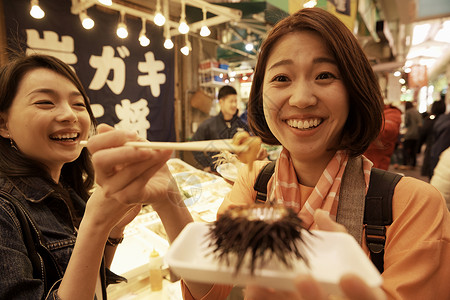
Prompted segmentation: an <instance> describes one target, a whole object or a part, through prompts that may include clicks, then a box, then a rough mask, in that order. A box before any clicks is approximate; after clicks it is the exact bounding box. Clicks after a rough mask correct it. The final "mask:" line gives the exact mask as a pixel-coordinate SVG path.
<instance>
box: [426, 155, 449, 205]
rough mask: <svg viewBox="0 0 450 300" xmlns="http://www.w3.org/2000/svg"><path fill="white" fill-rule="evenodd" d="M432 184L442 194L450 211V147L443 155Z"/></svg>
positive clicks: (432, 178) (435, 169) (431, 181)
mask: <svg viewBox="0 0 450 300" xmlns="http://www.w3.org/2000/svg"><path fill="white" fill-rule="evenodd" d="M430 184H431V185H433V186H434V187H435V188H437V189H438V190H439V192H441V194H442V196H444V198H445V201H446V202H447V208H448V209H449V210H450V147H449V148H447V149H446V150H444V151H443V152H442V153H441V155H440V157H439V162H438V164H437V165H436V167H435V168H434V173H433V177H431V180H430Z"/></svg>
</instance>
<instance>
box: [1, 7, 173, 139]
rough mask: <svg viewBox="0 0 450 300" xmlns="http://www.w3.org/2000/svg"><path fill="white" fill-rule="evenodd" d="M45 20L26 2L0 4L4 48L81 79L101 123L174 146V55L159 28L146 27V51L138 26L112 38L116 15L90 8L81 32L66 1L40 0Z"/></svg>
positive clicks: (131, 22) (130, 23) (131, 21)
mask: <svg viewBox="0 0 450 300" xmlns="http://www.w3.org/2000/svg"><path fill="white" fill-rule="evenodd" d="M39 5H40V7H41V8H42V9H43V10H44V11H45V17H44V18H43V19H39V20H38V19H34V18H32V17H31V16H30V13H29V11H30V1H29V0H14V1H12V0H3V7H4V13H5V24H6V36H7V39H8V45H9V46H10V47H12V48H17V46H18V44H21V45H22V46H21V47H22V48H23V49H26V51H27V52H37V53H43V54H49V55H53V56H56V57H58V58H60V59H61V60H63V61H64V62H66V63H67V64H69V65H70V66H71V67H73V69H74V70H75V72H76V73H77V75H78V76H79V77H80V80H81V81H82V83H83V85H84V87H85V88H86V91H87V93H88V96H89V98H90V99H91V103H92V108H93V111H94V115H95V116H96V118H97V120H98V121H99V123H106V124H109V125H112V126H115V127H116V128H121V129H129V130H133V131H136V132H138V134H139V135H140V136H141V137H142V138H145V139H149V140H152V141H174V140H175V129H174V52H173V50H167V49H165V48H164V47H163V42H164V40H163V34H162V28H160V27H157V26H156V25H154V24H153V23H151V22H147V23H146V31H147V33H146V34H147V37H149V38H150V41H151V42H150V45H149V46H147V47H142V46H141V45H140V44H139V41H138V37H139V32H140V31H141V26H142V21H141V20H140V19H137V18H134V17H128V18H127V17H126V16H125V22H126V25H127V28H128V32H129V35H128V37H127V38H125V39H120V38H119V37H118V36H117V35H116V28H117V25H118V21H119V15H120V14H119V13H118V12H117V11H113V10H108V9H99V8H98V7H95V6H94V7H91V8H90V9H88V11H87V14H88V15H89V16H90V17H91V18H92V19H93V20H94V21H95V26H94V28H92V29H90V30H86V29H84V28H83V27H82V25H81V22H80V18H79V16H78V15H73V14H72V13H71V1H70V0H58V1H54V0H40V1H39Z"/></svg>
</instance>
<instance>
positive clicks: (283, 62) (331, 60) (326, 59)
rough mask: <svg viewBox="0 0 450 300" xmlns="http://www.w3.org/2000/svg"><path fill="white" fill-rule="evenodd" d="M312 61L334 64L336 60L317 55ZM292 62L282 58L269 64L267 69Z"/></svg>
mask: <svg viewBox="0 0 450 300" xmlns="http://www.w3.org/2000/svg"><path fill="white" fill-rule="evenodd" d="M313 63H314V64H319V63H330V64H333V65H336V60H335V59H333V58H331V57H317V58H314V59H313ZM290 64H293V61H292V59H283V60H280V61H277V62H276V63H274V64H273V65H271V66H270V67H269V68H268V69H267V70H268V71H269V70H271V69H273V68H276V67H279V66H284V65H290Z"/></svg>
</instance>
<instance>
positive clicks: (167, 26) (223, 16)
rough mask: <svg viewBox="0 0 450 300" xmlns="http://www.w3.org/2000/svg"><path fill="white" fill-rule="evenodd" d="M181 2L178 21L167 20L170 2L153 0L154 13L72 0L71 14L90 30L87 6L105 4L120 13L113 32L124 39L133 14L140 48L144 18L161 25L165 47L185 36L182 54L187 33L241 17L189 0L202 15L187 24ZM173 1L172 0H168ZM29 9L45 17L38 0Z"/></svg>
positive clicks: (187, 48) (105, 0) (107, 0)
mask: <svg viewBox="0 0 450 300" xmlns="http://www.w3.org/2000/svg"><path fill="white" fill-rule="evenodd" d="M179 1H180V2H181V16H180V20H179V22H175V21H172V20H170V19H169V16H168V12H169V9H168V6H169V1H168V0H163V3H161V0H156V9H155V13H154V14H150V13H147V12H143V11H141V10H138V9H133V8H130V7H126V6H124V5H121V4H119V3H114V2H113V1H112V0H72V8H71V11H72V13H73V14H75V15H76V14H78V15H79V18H80V22H81V24H82V26H83V28H85V29H86V30H89V29H92V28H94V26H95V21H94V20H93V19H92V18H91V17H89V15H88V14H87V10H88V8H90V7H92V6H93V5H96V4H97V5H102V6H107V7H109V8H110V9H113V10H116V11H118V12H119V21H118V25H117V29H116V34H117V36H118V37H119V38H121V39H125V38H127V37H128V29H127V25H126V15H132V16H134V17H138V18H140V19H141V20H142V29H141V31H140V33H139V43H140V44H141V46H142V47H147V46H148V45H150V39H149V38H148V37H147V36H146V25H147V21H148V20H150V21H153V23H154V24H155V25H157V26H164V30H163V32H164V39H165V41H164V47H165V48H166V49H172V48H173V47H174V43H173V41H172V40H171V39H172V37H173V36H175V35H178V34H183V35H185V45H184V46H183V47H182V48H181V49H180V51H181V52H182V53H183V54H184V55H189V53H190V52H191V51H192V47H191V44H190V42H189V37H188V34H189V32H196V31H199V34H200V36H202V37H207V36H209V35H210V34H211V30H210V29H209V27H208V25H209V26H214V25H217V24H221V23H224V22H228V21H230V20H238V19H240V18H241V12H240V11H238V10H233V9H230V8H226V7H219V6H216V5H213V4H210V3H208V2H206V1H203V0H190V1H189V4H190V5H193V6H196V7H199V8H201V9H202V13H203V18H202V20H201V21H199V22H196V23H192V24H190V25H188V24H187V21H186V3H185V0H179ZM171 2H172V3H173V2H174V1H171ZM30 4H31V9H30V15H31V16H32V17H33V18H35V19H42V18H44V17H45V12H44V11H43V10H42V8H41V7H40V6H39V0H30ZM208 12H211V13H213V14H215V15H216V16H214V17H211V18H207V13H208Z"/></svg>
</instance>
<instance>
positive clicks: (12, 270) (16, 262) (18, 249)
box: [0, 55, 177, 299]
mask: <svg viewBox="0 0 450 300" xmlns="http://www.w3.org/2000/svg"><path fill="white" fill-rule="evenodd" d="M95 130H97V132H99V133H104V135H103V136H106V138H107V137H108V133H107V131H110V130H111V129H110V128H108V127H107V126H102V125H100V126H98V128H97V129H96V122H95V119H94V116H93V113H92V110H91V108H90V104H89V99H88V97H87V95H86V92H85V90H84V89H83V87H82V85H81V83H80V81H79V79H78V78H77V76H76V74H75V73H74V72H73V71H72V70H71V68H70V67H69V66H67V65H66V64H65V63H63V62H62V61H60V60H58V59H56V58H54V57H51V56H46V55H31V56H24V55H17V56H16V57H15V58H14V59H12V60H11V61H10V62H9V63H8V64H6V65H4V66H2V67H1V68H0V152H1V156H0V191H1V194H0V277H1V278H2V279H1V280H0V299H44V298H49V299H94V298H97V299H106V292H105V286H106V282H105V276H103V274H104V272H103V271H102V270H104V268H103V266H105V267H108V266H109V265H110V264H111V261H112V258H113V256H114V252H115V246H117V243H118V242H120V240H121V237H122V236H123V229H124V227H125V226H126V225H127V224H128V223H129V222H130V221H131V220H132V219H133V218H134V217H135V216H136V215H137V214H138V212H139V210H140V208H141V203H138V202H142V203H144V202H149V200H148V199H152V198H162V197H167V194H168V191H169V190H173V191H177V190H176V185H174V184H173V181H170V175H169V172H168V169H167V167H164V168H162V166H164V164H165V161H166V160H167V159H168V158H169V157H170V151H157V150H149V149H145V150H144V149H128V150H127V154H126V155H123V154H122V153H120V152H119V151H120V148H119V151H118V150H117V149H111V150H110V151H109V150H108V149H105V150H104V151H102V156H101V157H99V156H96V155H95V154H94V155H92V160H91V155H90V154H89V152H88V150H87V149H85V148H83V147H82V146H80V141H81V140H86V139H87V138H88V137H89V135H90V134H91V133H94V132H95ZM105 132H106V133H105ZM134 140H138V136H137V135H136V134H134V133H126V132H120V131H119V133H117V132H116V134H115V135H114V142H117V143H119V145H120V144H124V143H125V142H126V141H134ZM112 144H114V143H112ZM89 147H94V148H93V149H99V148H101V145H100V144H97V145H96V144H95V143H94V145H93V146H91V145H90V146H89ZM94 169H95V172H96V178H95V179H96V180H95V181H96V183H97V184H98V186H97V187H96V188H95V189H93V185H94ZM155 173H156V174H155ZM159 174H160V175H159ZM150 178H152V181H153V182H155V183H152V184H151V183H149V182H148V181H149V179H150ZM158 178H159V180H158ZM11 197H12V198H14V199H15V201H16V202H18V203H19V204H20V206H22V207H23V208H24V209H25V211H26V212H27V214H28V215H30V216H31V218H32V219H33V221H34V223H35V224H36V226H37V228H38V229H39V230H40V231H41V234H42V240H41V241H40V242H41V245H43V246H44V247H45V249H46V250H48V251H49V252H50V253H51V256H52V257H53V259H54V260H55V261H56V265H57V267H56V269H57V272H58V273H59V277H60V279H59V280H57V281H56V283H55V284H53V282H49V286H47V287H44V281H43V280H42V278H41V276H36V275H33V274H36V273H37V274H39V271H40V270H33V264H32V263H31V260H30V257H29V254H30V253H28V251H27V249H28V248H27V246H29V245H26V244H25V239H24V237H23V234H22V230H21V226H20V223H19V219H20V218H18V215H17V212H18V211H17V206H14V205H13V204H12V203H11V201H9V200H8V199H10V198H11ZM30 252H31V251H30ZM46 268H47V270H48V269H51V268H49V266H46ZM35 269H36V268H35ZM101 274H102V276H100V275H101Z"/></svg>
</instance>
